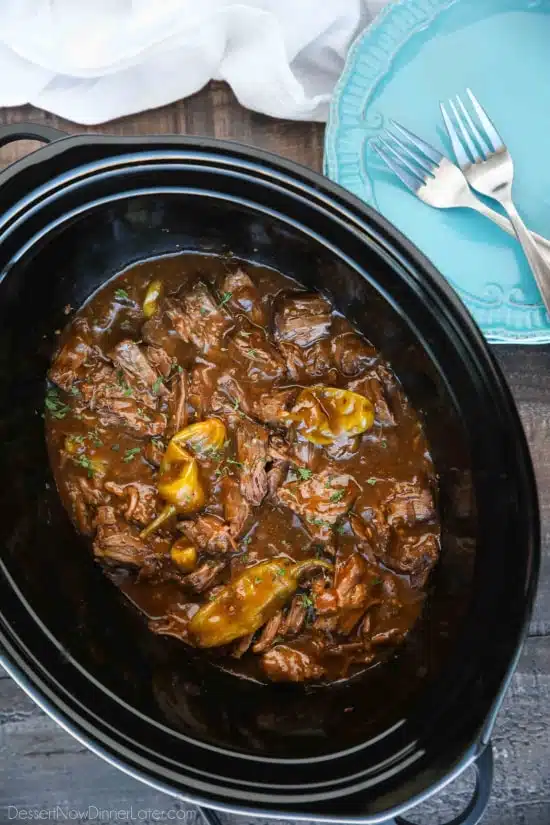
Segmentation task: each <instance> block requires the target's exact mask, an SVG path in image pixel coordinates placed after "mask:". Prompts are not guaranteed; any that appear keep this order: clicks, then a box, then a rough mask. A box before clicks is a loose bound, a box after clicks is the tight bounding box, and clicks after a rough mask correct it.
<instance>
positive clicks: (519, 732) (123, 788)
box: [0, 637, 550, 825]
mask: <svg viewBox="0 0 550 825" xmlns="http://www.w3.org/2000/svg"><path fill="white" fill-rule="evenodd" d="M549 730H550V637H546V638H542V637H538V638H532V639H529V640H528V642H527V645H526V647H525V650H524V653H523V655H522V657H521V660H520V663H519V667H518V669H517V672H516V673H515V675H514V677H513V681H512V685H511V688H510V690H509V692H508V695H507V697H506V699H505V702H504V705H503V708H502V710H501V712H500V715H499V718H498V721H497V726H496V729H495V733H494V744H495V757H496V765H495V787H494V792H493V797H492V801H491V808H490V811H489V812H488V814H487V816H486V818H485V819H484V825H520V823H523V824H524V825H548V822H549V821H550V770H549V769H548V765H549V764H550V741H549V737H548V731H549ZM470 787H471V780H470V779H469V778H468V777H464V778H459V779H458V780H457V781H456V782H455V783H453V785H451V786H450V787H449V788H448V789H447V790H446V791H445V792H444V793H443V794H442V795H440V796H439V797H438V798H437V799H433V800H431V801H430V802H428V803H426V804H425V805H423V806H422V809H421V810H420V809H419V812H418V815H417V814H416V812H415V817H414V820H415V821H416V822H418V823H420V825H424V823H425V825H435V823H438V822H445V821H446V820H447V819H449V818H450V816H451V814H452V813H453V812H457V811H459V810H460V809H461V808H462V807H463V806H464V804H465V802H466V800H467V798H468V794H469V791H470ZM176 804H177V803H175V802H174V800H173V799H171V798H170V797H168V796H166V795H164V794H160V793H157V792H156V791H154V790H151V789H149V788H147V786H145V785H143V784H141V783H139V782H137V781H135V780H133V779H131V778H130V777H128V776H126V775H125V774H123V773H121V772H119V771H116V770H115V769H114V768H112V767H111V766H110V765H108V764H107V763H106V762H103V761H102V760H101V759H99V757H97V756H95V755H93V754H91V753H89V752H88V751H87V750H85V749H84V748H83V747H82V746H81V745H79V743H78V742H76V741H75V740H73V739H72V738H71V737H70V736H69V735H68V734H67V733H65V732H64V731H63V730H62V729H61V728H59V727H58V726H57V725H56V724H55V723H54V722H53V721H52V720H51V719H49V718H48V717H47V716H46V715H45V714H44V713H42V711H41V710H39V709H38V708H37V707H36V705H34V703H33V702H31V700H30V699H28V698H27V696H26V695H25V694H24V693H23V692H22V691H21V690H20V689H19V688H18V687H17V685H15V683H14V682H12V681H11V679H3V680H1V681H0V821H6V820H7V815H8V812H9V809H8V806H9V805H16V806H21V807H23V808H25V809H41V808H53V807H54V806H55V805H61V806H68V807H70V808H77V809H81V810H82V809H87V808H88V806H97V807H99V808H104V809H109V810H120V809H127V808H129V807H130V806H132V807H133V809H134V811H137V810H139V809H149V808H156V809H160V810H167V809H173V808H174V807H175V805H176ZM180 807H183V808H185V805H183V806H180ZM12 813H13V809H12ZM92 813H93V811H92ZM136 817H137V813H136ZM89 821H90V822H96V821H101V820H100V819H99V817H95V818H94V817H93V816H92V817H91V818H90V820H89ZM103 821H106V820H105V818H104V819H103ZM144 821H148V820H147V819H145V820H144ZM227 821H228V823H232V824H233V825H239V823H240V822H242V820H237V819H236V818H234V817H228V818H227ZM250 822H251V825H252V822H254V823H257V822H258V820H250Z"/></svg>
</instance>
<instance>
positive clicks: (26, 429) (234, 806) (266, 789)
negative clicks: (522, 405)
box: [0, 124, 539, 825]
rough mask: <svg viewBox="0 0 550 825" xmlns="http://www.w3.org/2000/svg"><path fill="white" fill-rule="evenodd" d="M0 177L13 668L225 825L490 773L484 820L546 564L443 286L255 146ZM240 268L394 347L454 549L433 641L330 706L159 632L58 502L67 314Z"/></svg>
mask: <svg viewBox="0 0 550 825" xmlns="http://www.w3.org/2000/svg"><path fill="white" fill-rule="evenodd" d="M22 137H27V138H29V137H30V138H35V139H38V140H41V141H43V142H45V143H46V144H47V145H45V146H43V147H42V148H40V149H39V150H38V151H36V152H33V153H32V154H30V155H28V156H27V157H25V158H23V159H22V160H20V161H18V162H16V163H14V164H13V165H11V166H10V167H8V168H7V169H5V170H4V171H3V172H2V173H1V174H0V197H1V202H2V216H1V218H0V271H1V278H0V313H1V322H0V336H1V340H0V362H1V382H2V390H1V403H2V414H1V417H0V420H1V426H2V451H1V461H2V465H3V479H4V483H3V493H2V512H1V518H0V530H1V543H0V546H1V548H2V557H1V570H0V649H1V659H0V661H1V663H2V665H3V666H4V667H5V669H6V670H7V671H8V672H9V673H10V674H11V676H12V677H13V678H14V679H15V680H16V681H17V682H18V683H19V684H20V685H21V686H22V687H23V689H24V690H26V691H27V692H28V693H29V695H30V696H31V697H32V698H33V699H34V700H35V701H36V702H38V704H39V705H40V706H41V707H42V708H43V709H44V710H45V711H46V712H47V713H49V714H50V715H51V716H52V717H54V718H55V719H56V720H57V721H58V722H59V723H60V724H61V725H62V726H63V727H64V728H66V729H67V730H68V731H70V732H71V733H72V734H73V735H74V736H76V737H77V738H78V739H79V740H80V741H81V742H84V743H85V744H86V745H88V746H89V747H90V748H91V749H92V750H93V751H94V752H95V753H97V754H99V755H101V756H102V757H104V758H105V759H107V760H108V761H109V762H111V763H112V764H113V765H115V766H117V767H119V768H121V769H122V770H124V771H127V772H128V773H130V774H132V775H133V776H135V777H138V778H139V779H142V780H143V781H145V782H147V783H149V784H150V785H152V786H154V787H155V788H157V789H161V790H164V791H166V792H168V793H170V794H173V795H175V796H178V797H180V798H181V799H185V800H187V801H190V802H193V803H195V804H197V805H200V806H204V807H205V810H207V812H206V813H205V815H206V816H207V817H208V818H209V819H210V821H211V822H213V821H215V819H216V814H215V811H216V810H217V811H233V812H237V813H238V812H240V813H242V812H246V813H248V814H252V815H261V816H267V817H278V818H283V817H284V818H285V819H310V820H311V819H315V820H320V821H321V820H322V821H330V822H341V823H352V822H361V823H375V822H400V823H403V822H405V821H406V820H404V819H403V818H402V814H403V813H404V812H405V811H406V810H407V809H409V808H411V807H413V806H414V805H415V804H417V803H418V802H419V801H421V800H423V799H425V798H426V797H427V796H429V795H430V794H433V793H435V792H437V791H438V790H439V789H441V788H442V787H443V786H444V785H445V784H446V783H448V782H449V781H451V780H452V779H453V778H454V777H456V776H457V775H458V774H459V773H460V772H462V771H463V770H465V769H466V768H467V767H468V766H470V765H474V766H475V768H476V776H477V784H476V791H475V794H474V798H473V799H472V802H471V804H470V806H469V808H468V810H467V811H466V812H464V814H463V815H462V816H460V817H459V818H458V819H456V820H455V823H469V824H470V825H471V823H474V822H477V821H478V820H479V818H480V816H481V814H482V811H483V808H484V806H485V804H486V802H487V798H488V794H489V791H490V784H491V773H492V761H491V745H490V738H491V731H492V728H493V724H494V721H495V716H496V714H497V711H498V708H499V706H500V703H501V701H502V698H503V695H504V692H505V690H506V687H507V685H508V682H509V680H510V677H511V674H512V672H513V669H514V666H515V664H516V662H517V659H518V656H519V652H520V648H521V644H522V641H523V639H524V636H525V633H526V629H527V626H528V620H529V614H530V610H531V606H532V603H533V598H534V593H535V588H536V581H537V573H538V566H539V519H538V510H537V497H536V489H535V482H534V478H533V471H532V467H531V462H530V458H529V453H528V449H527V445H526V441H525V437H524V434H523V431H522V428H521V424H520V421H519V418H518V414H517V411H516V409H515V406H514V403H513V400H512V398H511V395H510V392H509V390H508V388H507V386H506V383H505V381H504V378H503V376H502V374H501V372H500V369H499V367H498V365H497V364H496V362H495V359H494V358H493V356H492V354H491V352H490V350H489V348H488V346H487V344H486V343H485V341H484V339H483V337H482V335H481V333H480V331H479V330H478V328H477V327H476V325H475V324H474V322H473V321H472V319H471V318H470V316H469V315H468V313H467V311H466V309H465V308H464V307H463V306H462V304H461V303H460V301H459V300H458V299H457V297H456V296H455V295H454V293H453V292H452V290H451V289H450V287H449V286H448V285H447V284H446V283H445V281H444V280H443V278H442V277H441V275H440V274H439V273H438V272H437V271H435V269H434V267H433V266H432V265H431V264H430V262H429V261H428V260H426V259H425V258H424V257H423V256H422V255H421V254H420V253H419V252H418V250H416V249H415V248H414V247H413V246H412V245H411V244H410V243H409V242H408V241H407V239H406V238H404V237H403V236H402V235H401V234H400V233H399V232H398V231H397V230H396V229H395V228H394V227H392V226H391V225H390V224H389V223H388V222H387V221H386V220H384V219H383V218H382V217H381V216H380V215H378V214H377V213H376V212H374V211H373V210H372V209H370V208H368V207H366V206H365V205H364V204H362V203H361V202H360V201H358V200H357V199H356V198H354V197H353V196H352V195H350V194H349V193H347V192H346V191H345V190H343V189H341V188H340V187H338V186H336V185H334V184H332V183H331V182H329V181H328V180H326V179H325V178H323V177H321V176H320V175H318V174H316V173H314V172H311V171H309V170H307V169H305V168H303V167H301V166H299V165H297V164H295V163H292V162H290V161H287V160H283V159H281V158H278V157H276V156H274V155H271V154H269V153H267V152H264V151H260V150H258V149H254V148H249V147H246V146H242V145H239V144H237V143H230V142H224V141H219V140H214V139H208V138H204V139H203V138H194V137H193V138H191V137H181V136H151V137H146V138H144V137H136V138H134V137H126V138H120V137H110V136H103V135H77V136H65V135H64V134H63V133H60V132H58V131H57V130H53V129H50V128H47V127H44V126H34V125H31V124H19V125H17V126H8V127H3V129H2V130H1V131H0V145H2V144H5V143H7V142H9V141H12V140H16V139H19V138H22ZM178 251H181V252H185V251H200V252H205V253H209V254H221V255H226V254H231V255H233V256H236V257H238V258H241V259H245V260H249V261H252V262H255V263H259V264H264V265H269V266H272V267H275V268H276V269H279V270H281V271H283V272H284V273H286V274H288V275H291V276H293V277H295V278H297V279H298V280H299V281H300V282H301V283H303V284H304V285H306V286H309V287H314V288H317V289H321V290H322V291H323V292H325V293H326V294H328V295H329V296H330V298H331V300H333V301H334V303H335V305H336V307H337V308H338V309H339V310H340V311H341V312H342V313H344V314H345V315H346V316H347V317H348V318H349V319H350V320H351V321H352V323H354V324H356V325H357V327H358V328H359V329H360V330H361V331H362V332H364V333H365V334H366V336H367V337H368V338H369V339H370V340H372V342H373V343H374V344H375V345H376V346H377V347H378V348H379V349H381V350H382V352H383V354H384V355H385V356H386V357H387V358H388V359H389V361H390V362H391V364H392V365H393V367H394V368H395V371H396V373H397V375H398V376H399V378H400V380H401V382H402V384H403V387H404V389H405V391H406V392H407V394H408V396H409V398H410V399H411V401H412V402H413V404H414V405H415V407H416V409H417V410H419V411H420V413H421V416H422V419H423V421H424V424H425V428H426V431H427V434H428V438H429V440H430V443H431V447H432V452H433V456H434V460H435V465H436V469H437V472H438V476H439V481H440V501H439V505H440V512H441V519H442V531H443V547H442V557H441V561H440V563H439V565H438V567H437V569H436V571H435V573H434V575H433V577H432V586H431V591H430V595H429V598H428V599H427V602H426V606H425V609H424V611H423V615H422V619H421V620H420V621H419V623H418V626H417V627H416V628H415V630H414V632H413V633H412V634H411V635H410V638H409V639H408V640H407V642H406V643H405V644H404V645H403V647H402V649H400V650H399V652H398V653H397V654H396V655H395V656H394V657H393V658H392V660H391V661H389V662H387V663H385V664H384V665H383V666H379V667H375V668H371V669H370V670H367V671H366V672H365V673H364V674H362V675H359V676H358V677H356V678H353V679H351V680H348V681H345V682H342V683H339V684H334V685H330V686H323V685H319V686H310V687H304V686H300V685H278V686H277V685H275V686H273V685H272V686H267V685H261V684H258V683H255V682H249V681H246V680H239V679H236V678H235V677H233V676H231V675H229V674H224V673H223V672H222V671H220V670H219V669H215V668H212V667H211V666H210V665H209V664H208V663H206V662H205V661H204V660H203V659H202V658H201V657H200V656H197V655H195V656H193V655H192V654H191V653H190V652H189V651H188V650H187V649H186V648H185V647H184V646H183V645H181V644H178V643H177V642H175V641H174V640H170V639H166V638H161V637H157V636H153V635H152V634H151V633H149V632H148V631H147V628H146V623H145V621H144V620H143V618H142V617H141V616H140V615H139V613H137V611H136V610H135V609H134V608H133V606H132V605H131V604H130V603H129V602H127V601H125V600H124V598H123V597H122V596H121V595H120V593H119V591H118V590H117V589H116V588H115V587H114V585H112V584H111V583H110V582H109V581H108V580H107V579H106V577H104V576H103V575H102V573H101V570H100V569H99V567H98V566H97V565H96V564H95V563H94V561H93V558H92V554H91V553H90V550H89V547H88V546H87V545H86V542H85V540H84V539H83V538H82V537H80V536H78V535H77V533H76V532H75V530H74V529H73V527H72V525H71V523H70V522H69V519H68V516H67V515H66V513H65V511H64V510H63V507H62V506H61V503H60V501H59V498H58V495H57V492H56V490H55V486H54V484H53V480H52V476H51V473H50V469H49V464H48V459H47V454H46V448H45V441H44V423H43V418H42V410H43V398H44V391H45V376H46V371H47V368H48V365H49V361H50V358H51V355H52V353H53V351H54V349H55V342H56V336H57V334H58V331H59V330H60V329H61V328H62V327H63V326H64V324H65V323H66V315H65V311H66V307H72V308H76V307H78V306H80V304H81V303H82V302H83V301H84V300H86V298H87V297H88V296H89V295H90V294H91V293H92V292H93V291H94V290H95V289H97V288H98V286H100V285H101V284H102V283H103V282H104V281H105V280H107V279H108V278H110V277H112V276H113V275H114V274H115V273H117V272H119V271H120V270H121V269H123V268H124V267H126V266H128V265H129V264H131V263H133V262H136V261H139V260H143V259H146V258H150V257H154V256H159V255H163V254H171V253H175V252H178Z"/></svg>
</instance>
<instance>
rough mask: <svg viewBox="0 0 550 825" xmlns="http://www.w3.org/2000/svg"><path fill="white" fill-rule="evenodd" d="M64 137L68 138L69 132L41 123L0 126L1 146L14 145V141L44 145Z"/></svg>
mask: <svg viewBox="0 0 550 825" xmlns="http://www.w3.org/2000/svg"><path fill="white" fill-rule="evenodd" d="M64 137H67V132H62V131H61V129H54V128H53V126H42V125H40V124H39V123H9V124H8V125H7V126H0V146H5V145H6V143H13V141H14V140H40V141H42V143H51V142H52V141H53V140H59V138H64Z"/></svg>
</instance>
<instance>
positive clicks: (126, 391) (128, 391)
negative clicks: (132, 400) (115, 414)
mask: <svg viewBox="0 0 550 825" xmlns="http://www.w3.org/2000/svg"><path fill="white" fill-rule="evenodd" d="M116 378H117V381H118V385H119V387H120V388H121V390H123V395H124V396H125V397H126V398H129V397H130V396H131V395H133V392H132V388H131V386H130V385H129V384H128V382H127V381H126V379H125V378H124V373H123V372H122V370H117V371H116Z"/></svg>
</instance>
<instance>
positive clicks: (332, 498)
mask: <svg viewBox="0 0 550 825" xmlns="http://www.w3.org/2000/svg"><path fill="white" fill-rule="evenodd" d="M345 495H346V491H345V490H336V492H335V493H333V494H332V495H331V496H330V498H329V501H332V502H334V504H337V503H338V502H339V501H342V499H343V498H344V496H345Z"/></svg>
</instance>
